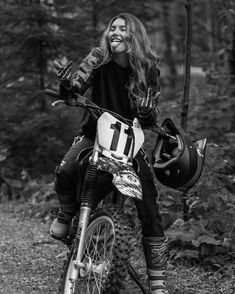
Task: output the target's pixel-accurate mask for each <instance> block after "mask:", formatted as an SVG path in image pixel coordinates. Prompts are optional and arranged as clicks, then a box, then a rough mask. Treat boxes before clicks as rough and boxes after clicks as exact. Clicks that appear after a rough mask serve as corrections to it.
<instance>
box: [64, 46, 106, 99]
mask: <svg viewBox="0 0 235 294" xmlns="http://www.w3.org/2000/svg"><path fill="white" fill-rule="evenodd" d="M102 56H103V55H102V50H101V49H100V48H98V47H96V48H93V49H92V50H91V52H90V53H89V54H88V55H87V56H86V57H85V58H84V59H83V60H82V62H81V63H80V65H79V66H78V70H77V71H76V72H75V73H74V74H73V75H72V79H71V80H63V81H61V83H60V95H61V96H62V97H67V96H69V95H73V94H75V93H79V94H81V95H84V93H85V92H86V91H87V90H88V88H90V87H91V86H92V84H93V78H94V68H96V67H98V66H99V65H100V64H101V62H102Z"/></svg>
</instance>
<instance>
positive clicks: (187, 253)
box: [175, 249, 199, 259]
mask: <svg viewBox="0 0 235 294" xmlns="http://www.w3.org/2000/svg"><path fill="white" fill-rule="evenodd" d="M183 257H186V258H194V259H197V258H199V252H198V250H191V249H185V250H180V251H179V252H177V254H176V255H175V259H179V258H183Z"/></svg>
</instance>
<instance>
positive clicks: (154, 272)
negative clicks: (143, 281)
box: [143, 237, 169, 294]
mask: <svg viewBox="0 0 235 294" xmlns="http://www.w3.org/2000/svg"><path fill="white" fill-rule="evenodd" d="M143 248H144V254H145V259H146V264H147V273H148V278H149V288H150V294H169V292H168V290H167V289H166V266H167V258H166V251H167V238H165V237H143Z"/></svg>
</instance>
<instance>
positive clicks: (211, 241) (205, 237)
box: [197, 235, 222, 245]
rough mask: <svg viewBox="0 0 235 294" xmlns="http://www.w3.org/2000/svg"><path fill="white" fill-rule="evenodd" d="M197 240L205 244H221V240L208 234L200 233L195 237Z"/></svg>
mask: <svg viewBox="0 0 235 294" xmlns="http://www.w3.org/2000/svg"><path fill="white" fill-rule="evenodd" d="M197 240H198V241H199V242H200V243H206V244H213V245H221V244H222V241H221V240H216V239H215V237H214V236H209V235H202V236H199V237H198V238H197Z"/></svg>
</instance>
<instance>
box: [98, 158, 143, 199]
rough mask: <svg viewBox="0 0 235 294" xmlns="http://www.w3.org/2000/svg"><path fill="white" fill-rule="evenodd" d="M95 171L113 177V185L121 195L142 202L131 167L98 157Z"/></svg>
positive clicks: (136, 179) (138, 183)
mask: <svg viewBox="0 0 235 294" xmlns="http://www.w3.org/2000/svg"><path fill="white" fill-rule="evenodd" d="M97 169H98V170H102V171H105V172H108V173H111V174H112V175H113V180H112V183H113V185H114V186H115V187H116V188H117V189H118V190H119V191H120V192H121V193H122V194H123V195H126V196H129V197H132V198H135V199H139V200H142V187H141V183H140V179H139V177H138V176H137V174H136V173H135V171H134V169H133V167H132V166H131V165H129V164H125V163H122V162H119V161H115V160H112V159H110V158H106V157H100V158H99V162H98V165H97Z"/></svg>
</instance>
